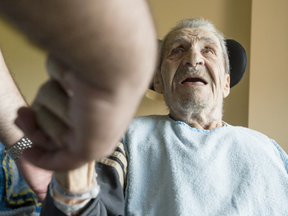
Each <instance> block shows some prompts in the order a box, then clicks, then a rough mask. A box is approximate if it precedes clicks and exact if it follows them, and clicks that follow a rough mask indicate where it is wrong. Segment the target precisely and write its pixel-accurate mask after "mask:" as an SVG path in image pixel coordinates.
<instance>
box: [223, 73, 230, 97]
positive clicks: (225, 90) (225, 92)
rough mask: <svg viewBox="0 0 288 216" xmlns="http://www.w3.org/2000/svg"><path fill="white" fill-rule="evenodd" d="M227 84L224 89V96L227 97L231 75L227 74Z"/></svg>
mask: <svg viewBox="0 0 288 216" xmlns="http://www.w3.org/2000/svg"><path fill="white" fill-rule="evenodd" d="M225 76H226V77H225V85H224V89H223V98H226V97H227V96H228V95H229V93H230V75H229V74H225Z"/></svg>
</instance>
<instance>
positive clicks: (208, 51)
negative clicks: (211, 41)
mask: <svg viewBox="0 0 288 216" xmlns="http://www.w3.org/2000/svg"><path fill="white" fill-rule="evenodd" d="M203 53H211V54H213V53H214V52H213V50H212V49H210V48H205V49H204V50H203Z"/></svg>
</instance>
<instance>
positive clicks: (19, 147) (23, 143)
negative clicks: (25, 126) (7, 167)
mask: <svg viewBox="0 0 288 216" xmlns="http://www.w3.org/2000/svg"><path fill="white" fill-rule="evenodd" d="M32 145H33V143H32V141H31V140H30V139H28V138H27V137H23V138H22V139H21V140H19V141H18V142H17V143H15V144H14V145H13V146H11V147H10V148H9V149H6V151H7V154H8V155H9V156H10V157H11V158H12V159H13V160H17V159H18V158H19V157H20V156H21V154H22V152H23V150H24V149H26V148H31V147H32Z"/></svg>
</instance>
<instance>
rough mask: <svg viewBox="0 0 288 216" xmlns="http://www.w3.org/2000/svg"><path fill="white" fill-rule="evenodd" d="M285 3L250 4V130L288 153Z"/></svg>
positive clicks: (259, 0)
mask: <svg viewBox="0 0 288 216" xmlns="http://www.w3.org/2000/svg"><path fill="white" fill-rule="evenodd" d="M287 9H288V1H287V0H273V1H270V0H253V6H252V31H251V67H250V69H251V70H250V71H251V73H250V100H249V127H250V128H253V129H255V130H258V131H260V132H263V133H264V134H266V135H268V136H269V137H271V138H273V139H275V140H276V141H277V142H278V143H279V144H280V145H281V146H282V147H283V148H284V150H286V152H288V133H287V129H288V127H287V122H288V114H287V111H288V84H287V81H288V13H287Z"/></svg>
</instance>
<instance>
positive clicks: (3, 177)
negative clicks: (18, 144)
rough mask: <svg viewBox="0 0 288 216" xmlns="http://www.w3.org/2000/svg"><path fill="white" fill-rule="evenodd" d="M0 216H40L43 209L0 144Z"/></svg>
mask: <svg viewBox="0 0 288 216" xmlns="http://www.w3.org/2000/svg"><path fill="white" fill-rule="evenodd" d="M0 161H1V169H0V216H1V215H5V216H9V215H16V214H20V213H23V212H25V213H27V214H28V215H33V216H34V215H35V216H36V215H39V213H40V210H41V207H40V204H39V203H38V200H37V198H36V195H35V194H34V193H33V191H32V190H31V189H30V188H29V186H28V185H27V184H26V182H25V181H24V179H23V178H22V177H21V175H20V174H19V171H18V169H17V166H16V164H15V162H14V160H12V159H11V158H10V157H9V156H8V155H7V153H6V151H5V148H4V146H3V144H1V143H0Z"/></svg>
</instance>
